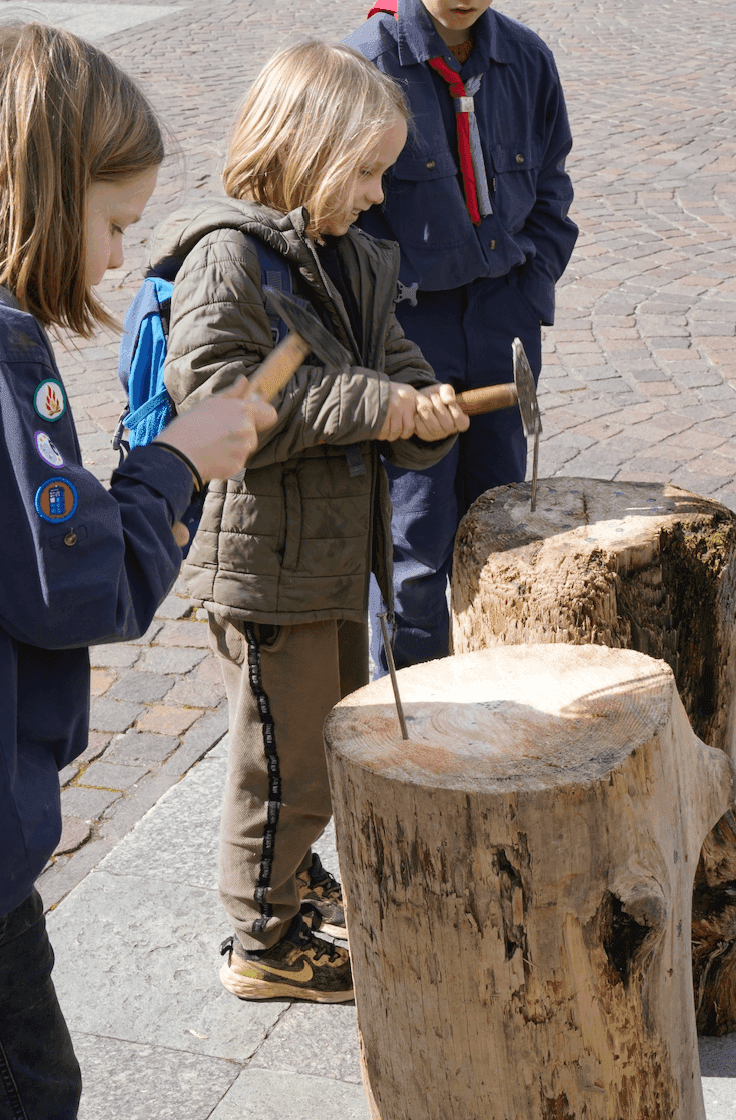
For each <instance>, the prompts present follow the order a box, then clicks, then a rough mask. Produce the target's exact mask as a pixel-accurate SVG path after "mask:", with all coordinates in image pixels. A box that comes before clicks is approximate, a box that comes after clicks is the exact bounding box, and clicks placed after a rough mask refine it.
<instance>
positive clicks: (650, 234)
mask: <svg viewBox="0 0 736 1120" xmlns="http://www.w3.org/2000/svg"><path fill="white" fill-rule="evenodd" d="M0 4H1V5H2V7H0V12H2V11H3V10H4V11H6V12H8V13H10V12H11V11H12V12H13V13H15V12H17V11H18V4H17V3H10V2H8V0H0ZM365 6H367V4H366V2H365V0H301V2H299V3H294V0H290V2H287V0H271V2H270V3H268V4H258V3H255V0H210V2H209V3H207V4H201V3H198V2H195V0H180V2H178V3H176V4H161V3H157V4H149V3H147V2H146V0H139V2H137V3H136V2H133V3H117V2H115V0H106V2H105V3H84V2H82V3H45V2H42V0H38V2H37V3H35V4H34V5H32V10H33V12H35V13H38V14H40V15H42V16H44V17H45V18H47V19H49V20H51V21H56V22H60V23H64V24H65V25H67V26H69V27H71V28H72V29H74V30H76V31H78V32H80V33H82V34H86V35H87V36H88V37H90V38H93V39H95V40H96V41H98V42H100V43H101V44H102V45H103V46H104V47H105V48H106V49H107V50H108V51H110V52H111V53H112V54H113V55H114V56H115V57H116V58H117V59H118V60H119V61H120V62H121V63H123V64H124V65H125V66H127V67H128V68H129V69H130V70H131V71H132V72H133V73H134V74H135V75H136V76H138V77H139V79H140V80H141V81H142V82H143V83H144V84H145V85H146V87H147V88H148V90H149V92H150V94H151V96H152V97H153V99H154V101H155V103H156V104H157V105H158V106H159V107H160V110H161V112H162V114H163V116H164V118H165V120H166V122H167V123H168V125H169V127H170V129H171V132H172V134H173V136H175V137H176V144H174V145H173V147H174V151H175V156H174V158H173V159H172V160H171V161H170V163H169V165H168V166H167V167H166V168H165V169H164V171H163V172H162V175H161V177H160V186H159V189H158V191H157V194H156V196H155V198H154V200H153V202H152V204H151V206H150V209H149V211H148V212H147V214H146V216H145V217H144V220H143V222H142V223H141V224H140V226H138V227H136V228H135V230H132V231H130V233H129V236H128V238H127V244H128V259H127V261H126V265H125V267H124V269H122V270H121V271H120V272H119V273H117V274H116V275H115V278H114V279H112V280H110V281H106V283H105V285H104V294H105V297H106V299H107V301H108V303H109V306H110V307H111V308H112V309H113V310H114V311H115V312H117V313H120V314H121V315H122V313H123V312H124V310H125V308H126V306H127V304H128V302H129V299H130V297H131V295H132V293H133V292H134V290H135V288H136V287H137V284H138V282H139V273H138V267H139V263H140V260H141V256H142V249H143V245H144V244H145V241H146V238H147V236H148V233H149V231H150V229H151V227H152V225H153V224H155V222H156V221H158V220H159V219H160V218H161V217H162V216H163V215H164V214H165V213H166V212H167V211H168V210H169V209H170V208H171V207H172V206H173V205H175V204H176V203H178V202H179V201H180V200H182V199H183V198H184V197H186V196H187V195H195V196H196V195H205V194H208V193H213V192H216V191H217V190H218V179H217V169H218V164H219V161H220V159H221V155H222V151H223V140H224V137H225V135H226V132H227V128H228V124H229V121H230V120H231V117H232V113H233V110H234V107H235V105H236V104H237V102H238V100H239V99H240V97H241V95H242V93H243V92H244V90H245V88H246V86H247V83H248V81H249V80H250V78H252V76H253V75H254V73H255V72H256V71H257V69H258V67H259V66H260V65H261V63H262V62H263V61H264V60H265V59H266V57H267V56H268V55H269V54H270V53H271V51H272V50H273V49H274V48H275V47H277V46H278V45H279V44H280V43H282V42H283V41H284V40H285V39H288V38H289V37H293V36H294V35H308V34H315V35H320V36H324V37H326V38H331V39H338V38H340V37H341V36H342V35H344V34H345V33H347V31H349V30H350V29H351V28H352V27H353V26H354V25H355V23H356V22H358V21H359V20H360V19H361V18H362V15H363V11H364V7H365ZM498 6H499V7H500V8H502V9H503V10H504V11H505V12H507V14H509V15H512V16H515V17H517V18H519V19H521V20H522V21H523V22H525V23H527V24H529V25H530V26H531V27H533V28H534V29H535V30H537V31H539V32H540V33H541V34H542V35H543V37H544V38H545V39H546V40H547V42H548V43H549V44H550V45H551V46H552V48H553V50H554V51H555V56H556V58H557V62H558V66H559V69H560V72H561V75H562V79H563V82H564V86H565V90H566V93H567V98H568V105H569V110H570V116H571V121H572V126H573V132H574V134H575V137H576V146H575V149H574V151H573V154H572V157H571V159H570V162H569V166H570V170H571V173H572V175H573V176H574V180H575V184H576V192H577V195H576V202H575V208H574V216H575V218H576V220H577V221H578V223H579V225H580V227H581V237H580V239H579V241H578V245H577V248H576V250H575V254H574V256H573V259H572V262H571V264H570V267H569V268H568V271H567V273H566V275H565V277H564V278H563V281H562V283H561V284H560V286H559V289H558V315H557V323H556V325H555V327H554V328H553V329H550V330H548V331H547V332H546V334H547V337H546V340H545V368H544V373H543V378H542V383H541V386H542V389H541V402H540V403H541V407H542V413H543V419H544V428H545V434H544V440H543V445H542V451H541V459H540V470H541V474H542V475H552V474H556V475H559V476H565V475H567V476H572V475H587V476H590V477H596V478H606V479H619V480H624V479H650V480H664V481H672V482H674V483H676V484H678V485H680V486H685V487H687V488H690V489H692V490H695V491H696V492H698V493H701V494H704V495H708V496H713V497H716V498H718V499H719V500H721V501H723V502H724V503H725V504H727V505H729V506H731V508H736V464H735V462H734V457H733V453H732V441H733V436H734V431H735V430H736V415H735V413H734V403H735V402H736V260H735V256H734V249H735V246H736V236H735V234H736V179H735V177H734V171H736V129H735V127H734V125H735V123H736V122H735V117H736V106H735V103H734V92H733V91H734V89H735V88H736V81H735V80H734V78H735V74H734V71H735V70H736V50H735V48H736V13H735V12H734V8H733V0H689V2H686V0H667V2H659V3H653V0H616V2H615V3H608V4H600V3H599V2H598V0H499V2H498ZM116 354H117V342H116V340H115V338H113V337H112V336H106V337H102V338H97V339H96V340H95V341H94V342H93V343H90V344H85V345H78V344H76V343H72V342H70V341H69V340H67V341H66V350H65V352H64V353H63V354H62V361H61V367H62V372H63V375H64V378H65V380H66V383H67V385H68V387H69V390H70V396H71V398H72V402H73V407H74V412H75V416H76V420H77V424H78V428H79V431H80V437H81V442H82V447H83V452H84V456H85V461H86V463H87V465H88V466H89V468H90V469H91V470H93V471H95V472H96V473H97V474H98V475H99V477H101V478H103V479H104V478H107V477H109V474H110V469H111V466H112V465H113V464H114V461H115V460H114V456H113V455H112V453H111V452H110V451H109V433H110V430H111V428H112V427H113V426H114V423H115V420H116V418H117V415H118V413H119V411H120V408H121V406H122V395H121V391H120V389H119V386H118V384H117V380H116V377H115V372H114V371H115V362H116ZM93 661H94V666H95V669H94V681H93V688H94V694H95V700H94V704H93V713H92V732H91V735H90V743H89V747H88V750H87V752H86V753H85V755H84V756H83V757H82V758H81V759H79V760H78V761H77V763H75V764H74V765H73V766H72V767H69V768H68V769H67V771H66V772H65V773H64V774H63V775H62V783H63V787H64V788H63V792H62V803H63V810H64V815H65V830H64V837H63V839H62V843H61V845H60V848H59V850H58V852H57V853H56V854H55V856H54V859H53V860H52V861H51V863H50V865H49V867H48V868H47V870H46V872H45V873H44V875H43V876H42V879H41V882H40V887H41V891H42V894H43V897H44V900H45V902H46V905H47V907H49V908H50V910H51V913H50V916H49V924H50V927H51V932H52V938H53V941H54V943H55V946H56V949H57V954H58V966H57V972H56V977H57V983H58V987H59V991H60V995H61V999H62V1003H63V1005H64V1008H65V1010H66V1012H67V1015H68V1018H69V1022H70V1025H71V1027H72V1029H73V1031H74V1036H75V1042H76V1045H77V1049H78V1051H79V1055H80V1060H81V1062H82V1066H83V1072H84V1076H85V1096H84V1100H83V1106H82V1112H81V1116H82V1118H83V1120H98V1118H99V1120H102V1118H103V1117H104V1120H134V1118H136V1117H141V1118H142V1117H144V1116H145V1117H151V1116H157V1117H162V1118H163V1117H168V1116H171V1117H177V1118H178V1117H182V1116H183V1117H186V1118H187V1120H199V1118H200V1117H202V1118H204V1117H209V1116H212V1117H214V1118H216V1120H229V1118H230V1117H233V1118H234V1117H235V1116H236V1115H237V1116H238V1117H240V1116H251V1115H253V1116H256V1115H257V1116H259V1117H261V1118H262V1120H271V1117H273V1118H274V1120H275V1118H276V1117H277V1116H278V1117H281V1116H283V1115H291V1114H292V1113H293V1112H294V1111H296V1110H298V1111H299V1113H301V1114H304V1113H307V1114H309V1113H313V1114H315V1115H320V1116H321V1117H323V1120H338V1118H339V1120H352V1118H356V1120H366V1118H367V1110H366V1106H365V1103H364V1099H363V1093H362V1089H361V1086H360V1074H359V1069H358V1063H357V1051H356V1042H355V1027H354V1011H353V1009H352V1007H351V1006H347V1007H345V1006H343V1007H332V1008H329V1007H325V1008H323V1007H318V1006H299V1005H297V1004H292V1005H289V1004H285V1003H269V1004H266V1005H258V1004H245V1003H238V1002H237V1001H235V1000H234V999H233V998H232V997H231V996H228V995H227V994H226V993H225V992H224V990H222V989H221V988H220V986H219V982H218V980H217V977H216V972H215V970H216V968H217V964H218V957H217V948H216V947H217V944H218V942H219V940H220V939H221V938H222V937H224V936H225V935H226V934H227V929H226V926H225V923H224V920H223V917H222V913H221V911H220V908H219V904H218V901H217V896H216V892H215V890H214V849H215V844H216V830H217V815H218V803H219V796H220V788H221V783H222V777H223V767H224V746H223V743H222V742H221V739H222V736H223V734H224V732H225V730H226V723H227V720H226V712H225V710H224V707H223V690H222V686H221V684H220V681H219V678H218V675H217V671H216V666H215V665H214V663H213V661H212V658H211V656H210V654H209V652H208V650H207V641H206V631H205V627H204V625H203V623H202V622H201V621H200V620H199V619H197V618H196V617H195V616H194V614H193V612H192V610H191V608H190V605H189V603H188V601H187V599H186V594H185V591H184V588H183V586H181V585H177V587H176V588H175V589H174V591H173V592H172V594H171V595H170V596H169V598H168V599H167V601H166V602H165V603H164V605H163V607H162V608H161V610H160V612H159V615H158V617H157V620H156V622H155V623H154V625H153V626H152V628H151V630H150V631H149V633H148V634H147V635H146V636H145V638H143V639H142V640H141V641H139V642H137V643H133V644H130V645H128V646H124V647H123V646H113V647H99V648H98V649H97V650H95V651H94V658H93ZM215 744H218V745H215ZM321 850H322V852H323V855H325V854H327V855H328V860H333V861H334V859H335V856H334V848H333V847H332V842H331V841H330V839H329V838H325V841H324V842H323V844H322V845H321ZM735 1042H736V1036H731V1037H729V1038H725V1039H702V1040H701V1065H702V1070H703V1074H704V1090H705V1097H706V1108H707V1115H708V1120H724V1118H726V1117H736V1086H734V1082H733V1080H732V1079H733V1078H734V1077H736V1053H735ZM409 1120H410V1118H409ZM519 1120H523V1118H519Z"/></svg>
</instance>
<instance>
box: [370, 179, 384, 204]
mask: <svg viewBox="0 0 736 1120" xmlns="http://www.w3.org/2000/svg"><path fill="white" fill-rule="evenodd" d="M368 197H369V198H370V200H371V204H372V205H373V206H377V205H378V204H379V203H380V202H383V187H382V185H381V180H380V179H376V180H374V181H373V182H372V183H371V184H370V188H369V190H368Z"/></svg>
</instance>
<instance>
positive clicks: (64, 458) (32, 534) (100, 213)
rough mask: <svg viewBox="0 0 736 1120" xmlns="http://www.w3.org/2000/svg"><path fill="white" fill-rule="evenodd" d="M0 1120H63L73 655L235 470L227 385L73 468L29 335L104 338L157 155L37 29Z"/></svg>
mask: <svg viewBox="0 0 736 1120" xmlns="http://www.w3.org/2000/svg"><path fill="white" fill-rule="evenodd" d="M0 136H1V137H2V142H1V143H0V478H2V494H3V515H4V523H5V531H4V532H3V533H2V535H1V537H0V566H1V571H2V578H0V682H2V684H1V685H0V852H1V853H2V862H1V863H0V1116H2V1117H8V1118H9V1120H10V1118H11V1117H12V1120H16V1118H17V1120H21V1118H22V1117H29V1118H34V1120H51V1118H53V1120H73V1118H74V1117H75V1116H76V1115H77V1105H78V1101H79V1095H80V1087H81V1086H80V1075H79V1066H78V1064H77V1061H76V1058H75V1056H74V1051H73V1049H72V1044H71V1039H70V1037H69V1032H68V1030H67V1028H66V1024H65V1022H64V1018H63V1016H62V1013H61V1011H60V1009H59V1005H58V1003H57V1000H56V995H55V992H54V987H53V983H52V981H51V968H52V965H53V953H52V951H51V946H50V945H49V941H48V937H47V935H46V930H45V923H44V920H43V907H42V903H41V899H40V897H39V895H38V892H37V891H36V890H35V888H34V882H35V880H36V878H37V876H38V875H39V874H40V872H41V871H42V870H43V867H44V865H45V864H46V862H47V860H48V859H49V856H50V855H51V854H52V852H53V851H54V848H55V847H56V845H57V843H58V841H59V837H60V835H61V811H60V803H59V801H60V799H59V771H60V770H61V769H62V767H64V766H66V764H67V763H68V762H70V761H71V760H72V759H73V758H75V757H76V756H77V755H79V754H80V753H81V752H82V751H83V750H84V749H85V747H86V745H87V732H88V716H89V656H88V651H87V646H88V645H89V644H91V643H94V642H111V641H117V640H122V639H125V638H136V637H138V636H140V635H141V634H142V633H143V632H144V631H145V630H146V628H147V627H148V625H149V623H150V621H151V619H152V617H153V613H154V611H155V609H156V607H157V606H158V604H159V603H160V602H161V600H162V599H163V598H164V596H165V595H166V594H167V592H168V591H169V589H170V587H171V585H172V584H173V582H174V579H175V578H176V574H177V572H178V570H179V565H180V563H181V550H180V548H179V545H178V544H177V542H176V539H175V536H174V525H175V523H176V521H177V518H179V517H180V516H181V514H182V513H183V512H184V510H185V509H186V507H187V506H188V504H189V502H190V500H191V497H192V490H193V487H194V486H195V485H201V478H202V476H204V477H205V478H211V477H214V476H215V475H220V476H227V475H229V474H231V473H233V472H235V471H237V470H239V469H241V468H242V466H243V464H244V462H245V460H246V458H247V456H248V453H249V452H250V451H252V450H253V448H254V447H255V443H256V433H255V423H256V422H257V423H258V425H259V426H263V425H264V424H266V423H270V422H272V421H273V420H275V413H274V411H273V409H272V408H271V407H270V406H268V405H265V404H264V403H262V402H253V401H245V400H243V399H241V398H243V397H245V396H246V395H247V393H248V390H247V382H245V380H244V379H243V381H242V383H241V384H240V385H239V386H235V387H233V389H232V390H231V394H230V395H221V396H219V397H217V398H212V399H210V400H209V401H207V402H205V403H204V404H203V405H202V406H201V407H200V408H198V409H196V410H194V411H193V412H191V413H190V414H189V415H187V416H185V417H181V418H179V419H177V420H175V421H174V422H173V423H172V424H171V425H170V426H169V427H168V428H166V429H165V430H164V432H163V433H162V436H161V441H160V442H158V443H155V444H152V445H151V446H150V447H147V448H141V449H138V450H136V451H134V452H132V453H131V455H130V457H129V458H128V460H127V461H126V462H125V463H124V464H123V465H122V466H121V467H120V468H119V469H118V470H117V471H116V472H115V474H114V475H113V479H112V485H111V487H110V490H109V491H106V490H105V489H104V488H103V487H102V486H101V485H100V483H99V482H98V481H97V479H96V478H95V477H94V476H93V475H91V474H90V473H89V472H88V471H86V470H85V469H84V467H83V466H82V460H81V455H80V450H79V443H78V440H77V436H76V432H75V428H74V421H73V419H72V416H71V411H70V408H69V401H68V398H67V394H66V390H65V388H64V383H63V381H62V379H61V376H60V374H59V371H58V369H57V366H56V362H55V361H54V355H53V351H52V349H51V346H50V344H49V340H48V338H47V336H46V333H45V330H44V327H58V326H65V327H68V328H70V329H72V330H73V331H76V332H77V333H79V334H80V335H82V336H83V337H89V336H90V335H91V333H92V330H93V328H94V326H95V324H96V323H100V322H104V323H112V320H111V319H110V317H109V316H108V315H107V313H106V312H105V311H104V309H103V307H102V306H101V304H100V303H99V302H98V301H97V299H96V298H95V295H94V293H93V291H92V288H93V286H94V285H95V284H97V283H98V282H99V281H100V280H101V279H102V276H103V274H104V272H105V270H106V269H107V268H118V267H120V265H121V264H122V262H123V255H122V239H123V231H124V230H125V228H126V226H128V225H129V224H130V223H132V222H134V221H137V220H138V219H139V218H140V216H141V213H142V211H143V208H144V206H145V205H146V202H147V201H148V198H149V196H150V194H151V192H152V190H153V187H154V184H155V181H156V174H157V169H158V166H159V164H160V163H161V161H162V159H163V156H164V150H163V143H162V138H161V132H160V129H159V126H158V123H157V121H156V118H155V115H154V113H153V111H152V109H151V107H150V105H149V104H148V102H147V101H146V99H145V98H144V97H143V95H142V93H141V92H140V90H139V89H138V88H137V86H136V85H135V84H134V83H133V82H132V81H131V80H130V79H129V78H128V77H127V76H126V75H125V74H123V73H122V72H121V71H120V70H119V69H118V68H117V67H116V66H115V65H114V64H113V63H112V62H111V61H110V60H109V59H108V58H107V57H106V56H105V55H103V54H102V53H101V52H100V51H98V50H96V49H95V48H94V47H92V46H90V45H89V44H88V43H84V42H82V41H81V40H79V39H77V38H76V37H75V36H74V35H70V34H69V33H67V32H64V31H59V30H54V29H51V28H47V27H43V26H42V25H40V24H27V25H25V26H22V25H17V26H15V25H7V24H6V25H4V26H3V27H2V28H0Z"/></svg>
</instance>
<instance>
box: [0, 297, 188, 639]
mask: <svg viewBox="0 0 736 1120" xmlns="http://www.w3.org/2000/svg"><path fill="white" fill-rule="evenodd" d="M11 314H12V317H13V318H14V322H13V323H12V324H11V326H12V330H7V329H5V330H4V335H5V337H4V338H2V337H1V336H0V470H1V471H2V478H3V482H4V514H5V532H4V533H3V534H2V535H1V537H0V564H1V565H2V573H3V576H2V580H1V581H0V625H2V627H3V628H4V629H5V630H6V631H7V633H8V634H10V635H11V636H12V637H13V638H15V639H16V640H18V641H22V642H26V643H28V644H30V645H35V646H41V647H43V648H46V649H64V648H74V647H78V646H85V645H90V644H94V643H97V642H111V641H121V640H124V639H128V638H135V637H138V636H140V635H141V634H142V633H144V632H145V630H146V629H147V627H148V625H149V623H150V621H151V619H152V617H153V614H154V612H155V610H156V607H157V606H158V604H159V603H160V601H161V600H162V599H163V598H164V597H165V595H166V594H167V592H168V590H169V589H170V587H171V585H172V584H173V582H174V580H175V578H176V574H177V572H178V569H179V566H180V564H181V551H180V549H179V547H178V546H177V544H176V542H175V541H174V538H173V535H172V532H171V525H172V523H173V521H174V520H175V519H177V518H178V517H180V516H181V514H182V513H183V512H184V510H185V508H186V506H187V504H188V502H189V500H190V496H191V490H192V479H191V475H190V473H189V470H188V469H187V467H186V466H185V464H184V463H182V462H181V461H180V460H179V459H178V458H177V457H176V456H174V455H172V454H171V453H170V452H167V451H165V450H164V449H163V448H157V447H153V446H152V447H147V448H140V449H137V450H136V451H134V452H132V453H131V455H130V457H129V459H128V460H127V461H126V463H125V464H124V465H123V466H122V467H121V468H120V469H119V470H118V471H116V472H115V474H114V476H113V480H112V485H111V487H110V490H109V491H107V490H105V488H104V487H103V486H102V485H101V484H100V482H98V480H97V479H96V478H95V477H94V476H93V475H92V474H90V472H89V471H86V470H85V469H84V467H83V466H82V465H81V462H80V458H81V457H80V452H79V446H78V443H77V438H76V433H75V429H74V423H73V420H72V417H71V413H70V410H69V403H68V400H67V396H66V391H65V389H64V386H63V383H62V381H61V378H60V376H59V373H58V370H57V369H56V366H55V363H54V362H53V357H52V355H51V352H50V349H49V347H48V344H47V343H46V341H45V339H44V338H43V336H42V335H41V332H40V330H39V328H38V327H37V325H36V324H35V322H34V320H33V319H32V318H31V317H30V316H28V315H25V314H23V313H21V312H17V313H16V312H13V313H11ZM3 326H4V327H6V326H7V316H4V321H3ZM0 330H2V328H0Z"/></svg>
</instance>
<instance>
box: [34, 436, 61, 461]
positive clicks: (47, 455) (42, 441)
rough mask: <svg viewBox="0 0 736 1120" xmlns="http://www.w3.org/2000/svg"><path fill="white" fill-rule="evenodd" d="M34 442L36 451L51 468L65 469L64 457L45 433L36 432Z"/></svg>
mask: <svg viewBox="0 0 736 1120" xmlns="http://www.w3.org/2000/svg"><path fill="white" fill-rule="evenodd" d="M33 438H34V440H35V441H36V451H37V452H38V454H39V455H40V456H41V458H42V459H43V461H44V463H48V464H49V466H50V467H63V466H64V456H63V455H62V454H61V452H60V451H59V449H58V447H55V446H54V444H53V443H52V442H51V440H50V439H49V437H48V436H47V435H46V433H45V432H34V435H33Z"/></svg>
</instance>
